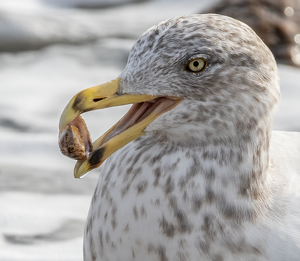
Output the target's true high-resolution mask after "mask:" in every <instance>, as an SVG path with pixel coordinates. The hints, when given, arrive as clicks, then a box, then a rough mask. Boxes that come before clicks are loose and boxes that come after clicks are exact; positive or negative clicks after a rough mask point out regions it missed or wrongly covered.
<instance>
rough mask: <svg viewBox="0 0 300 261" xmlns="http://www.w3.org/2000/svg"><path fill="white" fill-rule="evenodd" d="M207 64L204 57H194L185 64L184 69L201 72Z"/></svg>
mask: <svg viewBox="0 0 300 261" xmlns="http://www.w3.org/2000/svg"><path fill="white" fill-rule="evenodd" d="M206 66H207V61H206V60H205V59H204V58H195V59H192V60H190V61H189V62H188V64H187V65H186V66H185V70H186V71H188V72H194V73H198V72H202V71H203V70H205V68H206Z"/></svg>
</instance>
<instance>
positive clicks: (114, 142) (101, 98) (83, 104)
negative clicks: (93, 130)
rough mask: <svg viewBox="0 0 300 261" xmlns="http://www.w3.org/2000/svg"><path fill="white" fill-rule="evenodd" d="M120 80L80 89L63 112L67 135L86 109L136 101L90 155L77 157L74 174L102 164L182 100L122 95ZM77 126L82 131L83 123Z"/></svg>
mask: <svg viewBox="0 0 300 261" xmlns="http://www.w3.org/2000/svg"><path fill="white" fill-rule="evenodd" d="M119 83H120V78H117V79H115V80H113V81H111V82H108V83H104V84H101V85H98V86H94V87H91V88H88V89H86V90H83V91H81V92H79V93H78V94H76V95H75V96H74V97H73V98H72V99H71V101H70V102H69V103H68V105H67V106H66V108H65V109H64V111H63V113H62V115H61V118H60V122H59V132H60V137H61V136H63V135H64V133H65V131H64V130H65V129H67V128H68V126H69V124H71V123H72V122H74V121H75V120H76V118H78V116H79V115H80V114H82V113H84V112H87V111H92V110H97V109H103V108H108V107H113V106H119V105H125V104H131V103H134V105H133V106H132V107H131V109H130V110H129V112H128V113H127V114H126V115H125V116H124V117H123V118H122V119H121V120H120V121H119V122H118V123H116V124H115V125H114V126H113V127H111V128H110V129H109V130H108V131H107V132H106V133H105V134H104V135H102V136H101V137H100V138H99V139H97V140H96V141H95V142H94V143H93V146H92V148H90V153H89V155H87V157H86V158H85V159H82V160H78V161H77V163H76V165H75V168H74V176H75V178H80V177H82V176H83V175H84V174H85V173H87V172H88V171H90V170H92V169H94V168H97V167H99V166H100V165H101V164H102V163H103V162H104V161H105V160H106V159H107V158H108V157H109V156H110V155H111V154H113V153H114V152H115V151H117V150H118V149H120V148H122V147H123V146H125V145H126V144H127V143H129V142H131V141H133V140H134V139H137V138H138V137H140V136H142V135H144V134H145V132H144V131H143V130H144V129H145V128H146V127H147V126H148V125H149V124H150V123H151V122H152V121H154V120H155V119H156V118H157V117H158V116H160V115H161V114H162V113H164V112H166V111H169V110H171V109H172V108H174V107H175V106H177V105H178V104H179V103H180V102H181V99H180V98H178V97H157V96H152V95H144V94H143V95H138V94H132V95H130V94H123V95H119V94H118V89H119ZM77 122H78V121H77ZM78 129H79V130H80V131H82V129H83V127H82V126H80V127H78ZM80 136H81V138H82V137H86V135H85V134H83V133H81V134H80ZM63 138H65V137H63ZM85 139H86V138H85ZM88 139H89V137H88ZM60 145H61V144H60ZM63 146H67V147H68V146H69V145H68V143H67V144H64V145H63ZM63 150H64V151H66V150H68V148H62V147H61V151H62V152H63ZM64 154H65V153H64ZM65 155H67V154H65ZM68 156H70V155H68ZM71 157H72V156H71ZM73 158H74V157H73Z"/></svg>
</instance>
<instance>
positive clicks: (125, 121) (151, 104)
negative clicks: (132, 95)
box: [103, 97, 177, 143]
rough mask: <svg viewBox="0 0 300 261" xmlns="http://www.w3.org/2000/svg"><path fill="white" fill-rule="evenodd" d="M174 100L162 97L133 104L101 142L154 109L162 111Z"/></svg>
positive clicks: (140, 119)
mask: <svg viewBox="0 0 300 261" xmlns="http://www.w3.org/2000/svg"><path fill="white" fill-rule="evenodd" d="M176 102H177V101H176V100H171V99H168V98H165V97H164V98H157V99H154V100H151V101H146V102H140V103H135V104H133V105H132V106H131V108H130V109H129V111H128V112H127V113H126V114H125V115H124V116H123V117H122V118H121V119H120V120H119V121H118V123H117V124H116V125H115V128H114V129H113V130H112V131H111V132H110V133H109V134H108V135H107V136H106V137H105V139H104V140H103V143H105V142H106V141H108V140H110V139H111V138H113V137H114V136H116V135H118V134H119V133H121V132H123V131H125V130H127V129H128V128H130V127H131V126H133V125H134V124H136V123H138V122H140V121H142V120H143V119H145V118H146V117H147V116H149V115H150V114H151V113H152V112H153V111H154V110H157V111H160V112H163V111H164V110H166V109H167V108H169V107H170V106H172V105H173V104H174V103H176Z"/></svg>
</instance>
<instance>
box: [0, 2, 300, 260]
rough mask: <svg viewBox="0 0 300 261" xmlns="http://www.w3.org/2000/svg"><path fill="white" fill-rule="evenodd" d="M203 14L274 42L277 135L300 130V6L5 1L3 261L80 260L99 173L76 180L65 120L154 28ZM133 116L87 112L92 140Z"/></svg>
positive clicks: (0, 90)
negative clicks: (78, 97)
mask: <svg viewBox="0 0 300 261" xmlns="http://www.w3.org/2000/svg"><path fill="white" fill-rule="evenodd" d="M204 12H215V13H221V14H225V15H230V16H233V17H235V18H237V19H240V20H243V21H244V22H246V23H248V24H249V25H250V26H252V27H253V29H255V30H256V31H257V33H258V34H259V35H260V36H261V37H262V39H263V40H264V41H265V42H266V44H268V45H269V47H270V49H271V50H272V52H273V53H274V55H275V57H276V59H277V61H278V67H279V73H280V78H281V92H282V100H281V104H280V106H279V109H278V112H277V115H276V117H275V123H274V129H275V130H286V131H300V120H299V119H300V117H299V116H300V47H299V46H300V28H299V25H300V0H280V1H279V0H272V1H271V0H256V1H254V0H223V1H218V0H213V1H212V0H185V1H182V0H9V1H8V0H0V261H15V260H20V261H21V260H22V261H24V260H28V261H29V260H30V261H35V260H36V261H44V260H45V261H46V260H49V261H50V260H51V261H54V260H66V261H67V260H70V261H71V260H72V261H73V260H74V261H75V260H76V261H77V260H82V234H83V226H84V223H85V219H86V215H87V212H88V208H89V204H90V199H91V195H92V193H93V191H94V188H95V186H96V183H97V180H98V177H99V173H100V171H99V169H98V170H94V171H92V172H91V173H90V174H89V175H88V176H87V177H86V178H84V179H81V180H75V179H74V178H73V166H74V164H75V162H74V161H73V160H71V159H68V158H66V157H64V156H62V155H61V154H60V152H59V149H58V145H57V136H58V122H59V117H60V114H61V112H62V111H63V109H64V107H65V106H66V104H67V103H68V101H69V100H70V99H71V98H72V97H73V96H74V95H75V94H76V93H77V92H78V91H80V90H82V89H84V88H87V87H90V86H93V85H97V84H100V83H103V82H106V81H110V80H112V79H114V78H116V77H117V76H118V75H119V74H120V73H121V71H122V69H123V68H124V67H125V65H126V61H127V57H128V53H129V51H130V49H131V47H132V45H133V44H134V42H135V41H136V40H137V38H138V37H139V36H140V35H141V34H142V33H143V32H144V31H145V30H147V29H148V28H149V27H151V26H152V25H154V24H157V23H159V22H160V21H162V20H165V19H167V18H171V17H174V16H180V15H186V14H193V13H204ZM127 110H128V107H126V106H125V107H120V108H112V109H106V110H101V111H97V112H92V113H90V114H89V113H87V114H85V115H84V119H85V120H86V123H87V125H88V127H89V130H90V131H91V136H92V138H93V139H95V138H97V137H99V136H100V135H101V134H102V133H104V131H106V130H107V129H108V128H109V127H111V126H112V125H113V124H114V123H115V122H117V121H118V119H119V118H120V117H121V116H122V115H123V114H124V113H125V112H126V111H127Z"/></svg>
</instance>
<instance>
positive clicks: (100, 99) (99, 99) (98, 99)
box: [93, 98, 105, 102]
mask: <svg viewBox="0 0 300 261" xmlns="http://www.w3.org/2000/svg"><path fill="white" fill-rule="evenodd" d="M103 99H105V98H96V99H93V102H98V101H102V100H103Z"/></svg>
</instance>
